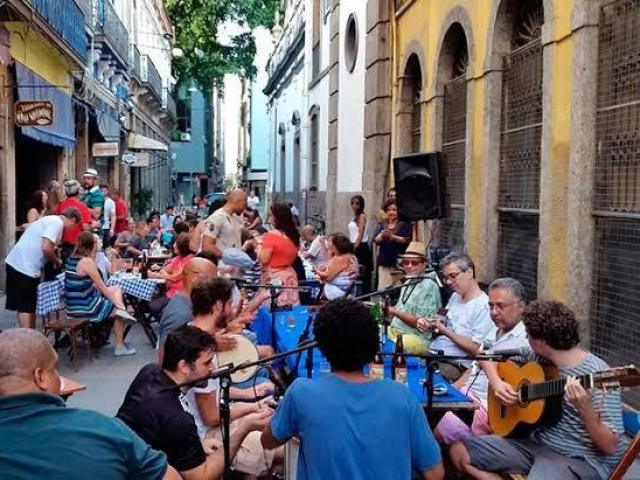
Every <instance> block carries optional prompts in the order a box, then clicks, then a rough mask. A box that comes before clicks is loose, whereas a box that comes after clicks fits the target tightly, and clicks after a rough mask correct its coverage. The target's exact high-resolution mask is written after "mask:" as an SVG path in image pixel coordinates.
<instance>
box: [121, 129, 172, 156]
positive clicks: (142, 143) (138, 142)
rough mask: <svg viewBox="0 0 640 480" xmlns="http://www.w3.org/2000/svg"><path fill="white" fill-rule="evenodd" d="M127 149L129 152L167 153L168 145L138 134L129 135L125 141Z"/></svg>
mask: <svg viewBox="0 0 640 480" xmlns="http://www.w3.org/2000/svg"><path fill="white" fill-rule="evenodd" d="M127 147H129V148H130V149H131V150H154V151H157V152H168V151H169V145H167V144H165V143H162V142H159V141H158V140H154V139H153V138H149V137H145V136H144V135H140V134H139V133H130V134H129V138H128V139H127Z"/></svg>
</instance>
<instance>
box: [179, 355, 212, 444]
mask: <svg viewBox="0 0 640 480" xmlns="http://www.w3.org/2000/svg"><path fill="white" fill-rule="evenodd" d="M217 368H218V359H217V357H215V356H214V357H213V369H214V370H215V369H217ZM219 389H220V381H219V380H218V379H217V378H216V379H209V380H207V385H206V386H205V387H201V388H198V387H192V388H190V389H189V390H188V391H187V393H186V394H185V397H186V399H187V406H188V408H189V413H190V414H191V415H192V416H193V420H194V421H195V422H196V428H197V429H198V436H199V437H200V438H204V436H205V435H206V433H207V432H208V431H209V429H210V428H211V427H209V426H208V425H205V423H204V421H203V420H202V415H200V409H199V408H198V402H197V401H196V394H197V393H213V394H214V399H213V401H214V402H216V405H217V403H218V390H219Z"/></svg>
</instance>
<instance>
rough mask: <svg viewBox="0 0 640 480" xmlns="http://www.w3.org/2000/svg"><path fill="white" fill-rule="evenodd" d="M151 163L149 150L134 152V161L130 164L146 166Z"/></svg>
mask: <svg viewBox="0 0 640 480" xmlns="http://www.w3.org/2000/svg"><path fill="white" fill-rule="evenodd" d="M150 163H151V158H150V155H149V152H136V161H135V162H134V163H132V164H131V166H132V167H148V166H149V164H150Z"/></svg>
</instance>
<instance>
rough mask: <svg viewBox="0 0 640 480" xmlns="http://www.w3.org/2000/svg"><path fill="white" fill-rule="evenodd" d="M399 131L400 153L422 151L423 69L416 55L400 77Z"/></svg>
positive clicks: (410, 57) (412, 55) (410, 59)
mask: <svg viewBox="0 0 640 480" xmlns="http://www.w3.org/2000/svg"><path fill="white" fill-rule="evenodd" d="M397 131H398V137H397V138H398V146H397V150H398V153H416V152H419V151H420V150H422V69H421V67H420V60H419V58H418V55H417V54H415V53H412V54H411V55H409V58H408V59H407V64H406V66H405V68H404V74H403V75H402V77H400V97H399V103H398V117H397Z"/></svg>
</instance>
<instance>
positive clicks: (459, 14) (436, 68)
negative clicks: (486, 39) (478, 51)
mask: <svg viewBox="0 0 640 480" xmlns="http://www.w3.org/2000/svg"><path fill="white" fill-rule="evenodd" d="M454 24H458V25H459V26H460V28H462V31H463V32H464V36H465V39H466V42H467V55H468V58H469V62H468V65H473V64H474V62H475V46H474V43H473V38H474V37H473V29H472V28H471V19H470V18H469V14H468V12H467V10H466V9H465V8H464V7H462V6H460V5H459V6H457V7H455V8H453V9H452V10H451V11H450V12H449V13H448V14H447V16H446V17H445V20H444V22H442V28H441V30H440V38H439V39H438V47H437V50H436V52H438V55H436V57H435V59H434V65H433V72H434V76H433V78H434V81H433V82H432V84H433V90H434V92H435V94H436V95H442V94H443V91H442V89H443V82H442V81H440V80H441V78H442V77H441V75H442V73H441V71H440V70H441V69H440V65H441V60H442V53H443V46H444V45H445V40H447V34H448V33H450V29H451V27H452V26H453V25H454ZM471 75H472V72H471V69H469V68H467V78H469V77H470V76H471ZM445 78H446V77H445Z"/></svg>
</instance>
